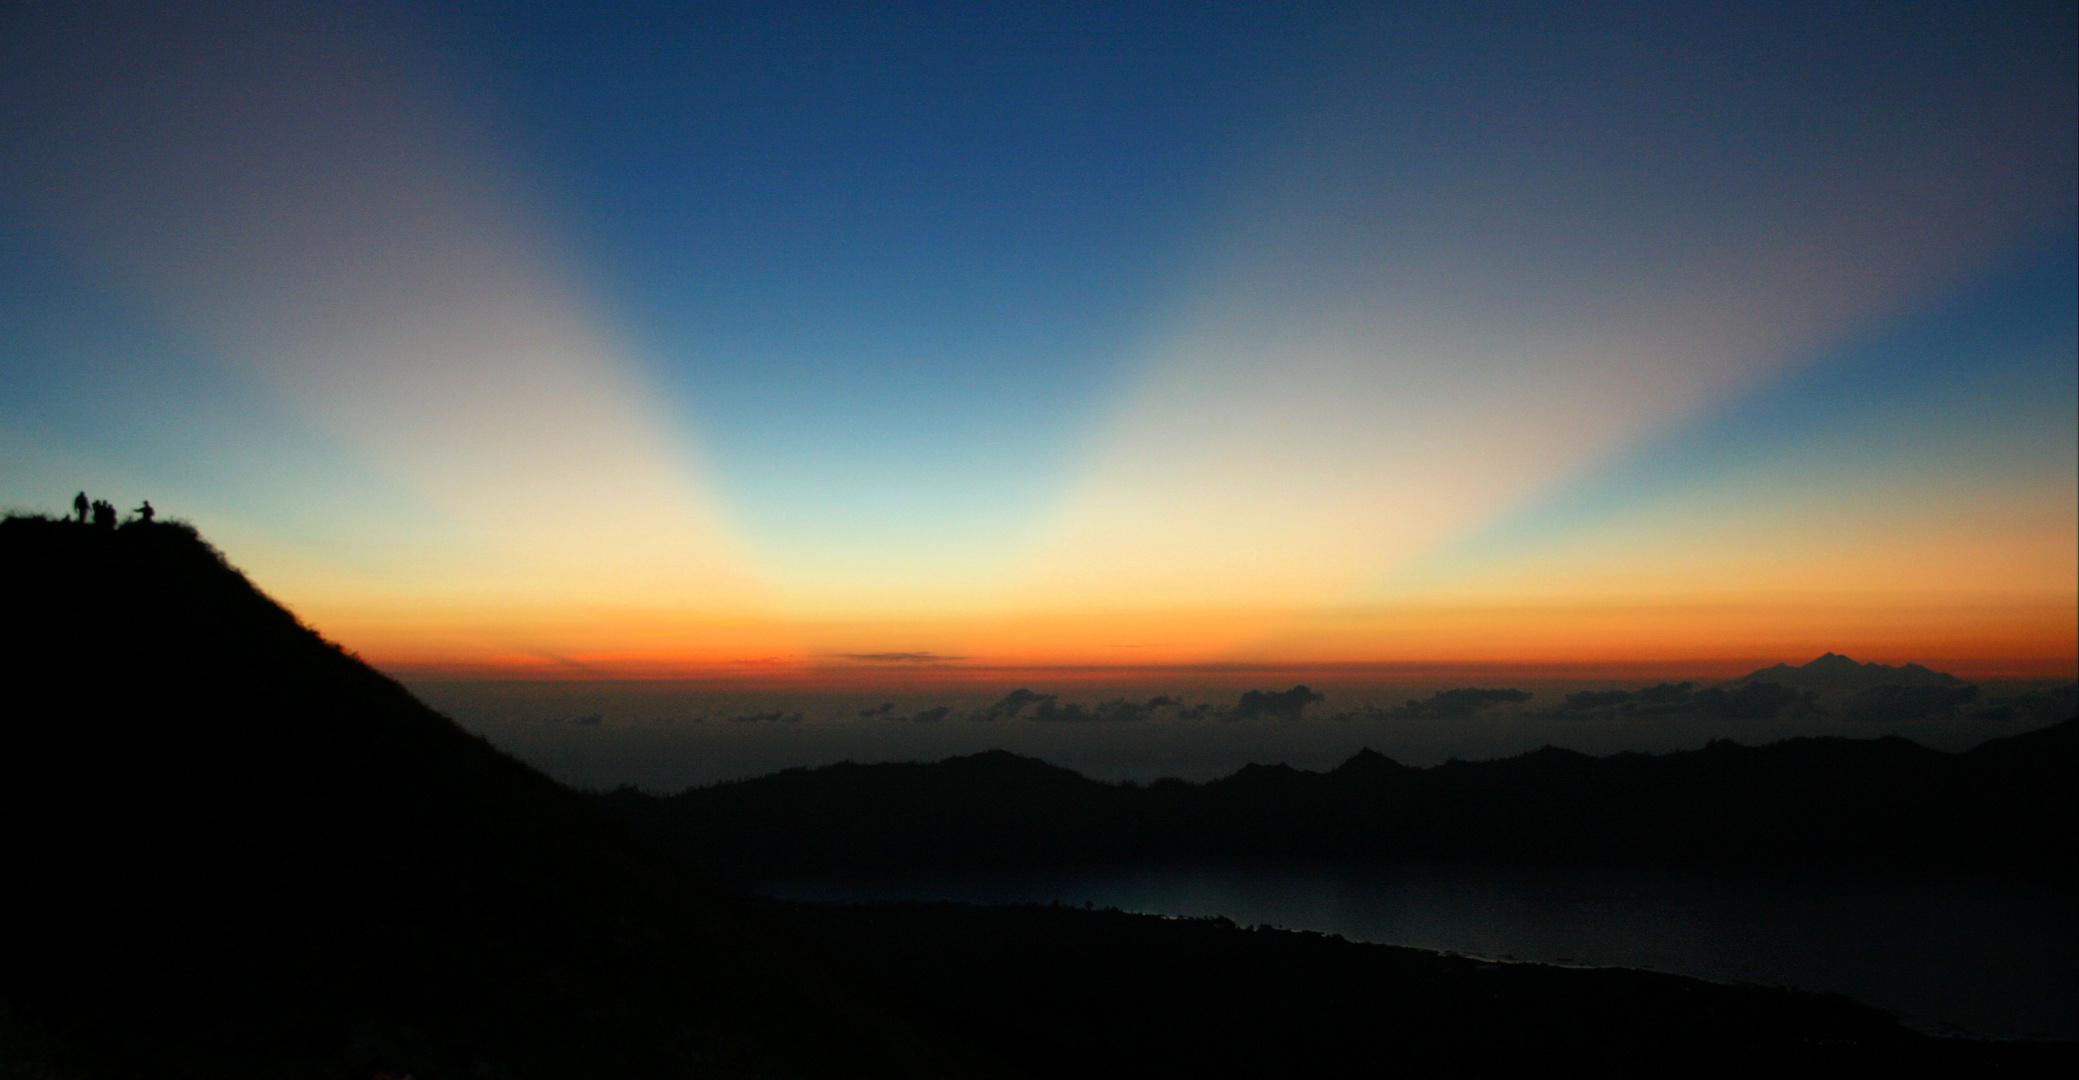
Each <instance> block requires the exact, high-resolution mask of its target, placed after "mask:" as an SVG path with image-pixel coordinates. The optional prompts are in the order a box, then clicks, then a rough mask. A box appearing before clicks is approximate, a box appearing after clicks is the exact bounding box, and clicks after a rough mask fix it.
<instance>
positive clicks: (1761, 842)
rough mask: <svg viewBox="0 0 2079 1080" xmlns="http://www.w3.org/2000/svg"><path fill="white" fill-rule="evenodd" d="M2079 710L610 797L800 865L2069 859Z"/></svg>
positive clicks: (728, 786)
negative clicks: (1134, 778) (1977, 722)
mask: <svg viewBox="0 0 2079 1080" xmlns="http://www.w3.org/2000/svg"><path fill="white" fill-rule="evenodd" d="M2075 775H2079V722H2075V721H2067V722H2064V723H2061V724H2058V725H2056V726H2054V727H2051V728H2048V729H2044V730H2039V731H2035V732H2030V733H2027V734H2023V735H2017V736H2012V737H2009V738H2003V739H1994V740H1991V741H1988V742H1986V743H1984V744H1983V745H1980V746H1979V747H1977V748H1975V749H1973V750H1971V751H1969V752H1967V753H1962V754H1951V753H1944V752H1941V751H1937V750H1931V749H1928V748H1927V747H1924V746H1921V745H1919V744H1917V743H1913V742H1910V741H1908V740H1905V739H1901V738H1897V737H1888V738H1879V739H1840V738H1805V739H1792V740H1789V741H1786V742H1780V743H1775V744H1772V745H1768V746H1760V747H1749V746H1741V745H1737V744H1735V743H1732V742H1730V741H1720V742H1715V743H1712V744H1711V745H1709V746H1707V747H1705V748H1703V749H1700V750H1694V751H1687V752H1680V753H1671V754H1662V755H1647V754H1630V753H1627V754H1617V755H1614V756H1611V757H1604V758H1594V757H1589V756H1586V755H1583V754H1578V753H1573V752H1571V751H1566V750H1556V749H1549V748H1548V749H1545V750H1540V751H1537V752H1534V753H1530V754H1525V755H1522V756H1519V757H1514V758H1508V759H1504V760H1499V761H1487V762H1478V763H1466V762H1459V761H1452V762H1448V763H1446V764H1443V765H1439V766H1436V767H1434V768H1427V769H1420V768H1411V767H1408V766H1405V765H1400V764H1397V763H1395V762H1393V761H1391V760H1389V759H1387V758H1386V757H1383V756H1381V755H1380V754H1377V753H1375V752H1372V751H1369V750H1367V751H1363V752H1361V753H1359V754H1357V755H1356V756H1354V757H1352V758H1350V760H1348V761H1346V762H1344V763H1343V764H1342V765H1341V766H1339V767H1337V768H1336V769H1334V770H1332V771H1329V772H1326V773H1313V772H1304V771H1300V770H1295V769H1291V768H1287V767H1285V766H1282V765H1274V766H1263V765H1252V766H1249V767H1247V768H1244V769H1242V770H1241V771H1240V772H1237V773H1235V774H1234V775H1232V776H1229V777H1226V778H1224V779H1221V780H1215V781H1212V782H1210V783H1204V784H1192V783H1186V782H1183V781H1180V780H1161V781H1157V782H1155V783H1153V784H1148V785H1138V784H1133V783H1126V784H1107V783H1101V782H1099V781H1095V780H1090V779H1088V778H1086V777H1083V776H1081V775H1080V774H1077V773H1074V772H1071V771H1069V770H1067V769H1063V768H1058V767H1056V766H1052V765H1048V764H1046V763H1045V762H1042V761H1037V760H1034V759H1031V758H1024V757H1018V756H1016V755H1013V754H1009V753H1005V752H1002V751H992V752H989V753H984V754H976V755H971V756H968V757H960V758H951V759H948V760H945V761H941V762H938V763H936V764H928V765H927V764H885V765H855V764H839V765H832V766H828V767H824V768H819V769H794V770H789V771H786V772H782V773H778V774H775V775H772V776H766V777H761V778H758V779H754V780H743V781H737V782H733V783H725V784H717V785H714V786H712V787H704V788H695V789H692V790H689V791H686V792H683V793H681V794H678V795H673V796H668V797H658V796H651V795H646V794H643V793H641V792H638V791H636V790H634V789H630V788H624V789H621V790H618V791H615V792H612V793H610V794H607V795H605V796H603V799H604V801H605V804H606V805H607V806H608V807H610V808H612V809H613V811H614V812H615V813H617V814H619V815H620V816H622V817H623V818H625V819H626V820H628V821H629V822H630V823H631V824H633V825H634V826H635V827H636V829H637V830H638V831H639V832H642V833H643V834H645V835H647V836H650V837H652V838H654V839H656V840H657V841H658V842H659V843H662V844H664V845H666V846H668V847H670V848H672V849H673V850H675V851H678V852H679V853H680V854H682V855H684V856H685V857H686V858H687V859H689V860H691V861H692V862H693V863H694V864H695V865H698V866H701V867H704V868H706V869H708V870H710V871H711V872H713V873H716V874H720V875H724V876H726V877H729V878H732V879H736V880H743V881H758V880H771V879H776V878H782V877H789V876H797V875H815V874H827V873H840V874H843V873H859V872H869V871H881V872H885V871H891V870H893V871H909V870H926V869H932V870H944V869H980V868H1033V867H1043V866H1065V865H1077V864H1102V863H1113V864H1119V863H1136V862H1174V861H1190V860H1214V861H1221V860H1250V861H1260V860H1279V859H1304V860H1334V861H1359V862H1376V861H1383V860H1394V859H1420V860H1426V861H1438V860H1453V859H1481V860H1493V859H1502V860H1535V861H1548V862H1582V861H1598V862H1608V861H1630V862H1641V861H1644V862H1680V863H1701V864H1742V865H1754V864H1823V865H1829V866H1840V865H1860V866H1868V867H1884V868H1888V869H1903V870H1917V869H1931V870H1932V869H1939V870H1969V871H1977V872H1983V871H1990V872H1996V873H2002V874H2019V875H2027V876H2038V877H2053V878H2063V879H2066V880H2070V879H2071V878H2073V877H2074V876H2075V861H2079V856H2075V855H2074V854H2073V853H2074V851H2075V850H2079V845H2075V844H2074V843H2073V839H2074V837H2073V823H2074V822H2075V821H2079V786H2075V785H2074V784H2073V783H2072V778H2073V777H2074V776H2075Z"/></svg>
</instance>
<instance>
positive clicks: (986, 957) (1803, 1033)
mask: <svg viewBox="0 0 2079 1080" xmlns="http://www.w3.org/2000/svg"><path fill="white" fill-rule="evenodd" d="M782 910H784V911H785V912H786V913H787V914H788V915H789V916H790V917H791V918H792V919H793V920H794V921H795V923H796V925H798V926H801V927H802V928H804V929H805V930H806V931H807V932H808V933H810V934H812V935H813V936H815V937H816V938H817V939H818V940H820V941H821V942H822V943H823V944H824V945H825V947H826V948H828V949H829V950H830V952H831V953H832V954H833V955H835V956H839V957H842V958H843V959H844V960H846V961H848V962H849V963H850V964H851V965H852V966H853V967H854V969H855V970H856V971H857V972H858V975H859V977H861V978H871V979H873V980H874V981H877V982H879V983H881V984H882V985H884V986H886V987H887V988H888V993H889V999H890V1001H891V1003H893V1004H895V1005H897V1006H898V1007H901V1008H903V1009H905V1010H909V1011H914V1012H916V1013H918V1014H922V1015H928V1016H933V1017H938V1018H941V1019H943V1020H944V1021H946V1022H948V1023H951V1024H953V1025H955V1026H957V1027H958V1028H959V1029H960V1030H962V1031H964V1032H966V1033H968V1034H969V1036H970V1037H971V1038H973V1039H974V1040H975V1041H977V1042H978V1043H980V1044H981V1045H983V1046H985V1047H987V1048H988V1049H989V1050H991V1051H993V1052H995V1053H996V1054H997V1055H998V1056H1000V1057H1001V1058H1003V1059H1004V1060H1006V1061H1009V1062H1013V1063H1015V1064H1018V1065H1022V1066H1024V1067H1026V1068H1027V1069H1030V1070H1031V1072H1032V1074H1033V1075H1036V1076H1047V1077H1061V1078H1063V1080H1069V1078H1076V1080H1082V1078H1087V1077H1115V1076H1116V1077H1132V1078H1134V1080H1169V1078H1175V1080H1258V1078H1262V1077H1409V1076H1423V1077H1432V1076H1449V1077H1462V1076H1604V1077H1607V1076H1641V1077H1647V1076H1651V1077H1663V1076H1684V1077H1704V1076H1708V1077H1756V1076H1795V1077H1807V1076H1839V1077H1862V1076H2056V1075H2067V1074H2068V1073H2069V1071H2070V1070H2071V1069H2072V1068H2073V1067H2075V1066H2079V1046H2075V1045H2074V1044H2072V1043H1990V1042H1982V1041H1977V1040H1964V1039H1940V1038H1932V1037H1929V1036H1925V1035H1920V1034H1917V1033H1915V1032H1913V1031H1910V1030H1908V1029H1906V1028H1905V1027H1903V1026H1901V1025H1900V1024H1899V1023H1898V1022H1897V1021H1896V1020H1894V1019H1893V1018H1891V1017H1890V1016H1888V1015H1886V1014H1884V1013H1881V1012H1878V1011H1877V1010H1875V1009H1871V1008H1868V1007H1866V1006H1863V1005H1858V1004H1856V1003H1855V1002H1852V1001H1849V1000H1848V999H1846V998H1842V997H1838V996H1833V995H1823V994H1810V993H1800V992H1797V991H1792V990H1783V989H1776V988H1767V987H1758V986H1728V985H1722V984H1717V983H1710V982H1705V981H1703V980H1700V979H1687V978H1682V977H1679V976H1674V975H1662V974H1655V973H1651V972H1643V971H1627V970H1622V969H1614V968H1605V969H1591V970H1580V969H1567V968H1559V967H1551V966H1547V965H1542V964H1496V963H1485V962H1481V961H1476V960H1470V959H1465V958H1462V957H1456V956H1446V955H1439V954H1437V953H1431V952H1423V951H1420V950H1416V949H1401V948H1394V947H1391V946H1386V945H1369V944H1359V943H1355V942H1349V941H1345V940H1343V939H1341V938H1337V937H1328V936H1324V935H1321V934H1308V933H1295V932H1291V931H1284V930H1272V929H1268V928H1261V927H1259V928H1255V929H1244V928H1241V927H1237V926H1235V925H1234V924H1232V923H1230V922H1228V921H1226V920H1224V919H1165V918H1161V917H1159V916H1153V915H1129V914H1122V913H1120V912H1117V911H1084V910H1078V909H1074V908H1063V907H1032V906H1024V907H994V908H991V907H971V906H967V905H962V904H916V903H900V904H864V905H838V904H796V905H785V906H784V907H783V908H782Z"/></svg>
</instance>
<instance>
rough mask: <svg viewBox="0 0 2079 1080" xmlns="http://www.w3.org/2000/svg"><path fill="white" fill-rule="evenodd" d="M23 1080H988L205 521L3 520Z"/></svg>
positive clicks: (8, 940) (7, 968)
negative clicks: (370, 649)
mask: <svg viewBox="0 0 2079 1080" xmlns="http://www.w3.org/2000/svg"><path fill="white" fill-rule="evenodd" d="M0 573H4V575H5V576H4V580H5V593H4V595H5V596H6V598H7V599H6V609H5V612H6V614H5V637H6V641H5V646H4V649H0V664H4V668H0V672H4V685H5V687H6V698H5V708H4V713H0V811H4V814H5V819H4V820H5V829H4V832H0V865H4V866H5V867H6V875H7V881H6V885H5V887H4V889H0V895H4V900H0V905H4V906H0V955H4V959H0V1075H6V1076H17V1075H20V1076H55V1077H127V1076H152V1077H169V1076H210V1077H245V1076H252V1077H259V1076H266V1077H301V1076H308V1077H333V1076H338V1077H349V1076H351V1077H356V1078H366V1077H370V1076H375V1075H385V1074H389V1075H396V1076H403V1075H407V1074H408V1075H411V1076H414V1077H417V1078H418V1080H430V1078H436V1077H451V1076H454V1077H459V1076H472V1077H473V1076H495V1077H513V1078H520V1077H558V1078H570V1077H622V1076H631V1077H632V1076H643V1077H662V1076H696V1075H697V1076H708V1075H722V1076H737V1075H744V1076H748V1075H758V1076H792V1075H817V1076H838V1075H842V1076H872V1075H888V1076H896V1075H901V1076H913V1075H943V1074H946V1073H948V1072H953V1073H962V1074H965V1073H968V1072H970V1071H971V1070H970V1068H969V1065H968V1063H966V1062H964V1061H956V1060H952V1059H948V1058H945V1057H942V1056H940V1055H939V1054H938V1052H937V1051H935V1050H932V1049H930V1048H929V1047H928V1045H927V1043H926V1042H925V1041H923V1040H919V1039H914V1038H910V1037H908V1036H906V1035H904V1034H902V1033H901V1032H902V1030H903V1029H902V1027H901V1025H895V1024H890V1023H889V1022H888V1021H887V1020H886V1018H885V1017H883V1016H881V1015H879V1014H878V1013H876V1012H874V1011H873V1010H872V1009H871V1008H868V1007H865V1006H862V1005H860V1004H859V1002H860V1001H861V1000H863V999H864V998H865V997H866V995H857V994H852V993H850V992H849V991H847V990H846V988H845V987H843V986H841V985H839V984H836V983H833V982H832V981H831V979H830V978H829V977H827V976H826V974H824V970H823V969H822V968H821V967H820V966H819V964H818V962H817V961H816V960H815V959H814V958H813V956H812V955H811V954H810V953H809V952H808V951H806V950H805V949H803V948H802V947H800V946H799V945H798V944H797V943H796V941H795V939H794V938H793V937H791V936H790V933H789V932H788V931H786V930H784V929H782V928H780V927H779V926H778V925H777V924H776V923H774V922H773V921H772V918H771V916H770V915H768V914H765V913H761V912H760V911H758V910H756V909H754V908H752V907H751V906H749V905H748V904H746V903H744V902H742V901H740V900H738V899H736V898H735V897H734V896H732V895H731V894H729V893H727V892H725V891H723V890H721V889H719V888H717V887H715V886H712V885H710V884H708V883H707V882H706V881H705V880H704V879H702V878H700V877H698V876H697V875H696V874H695V873H694V872H692V871H690V870H688V869H685V868H683V867H682V866H681V865H679V864H677V863H675V862H674V861H673V860H671V859H670V858H669V857H667V856H665V855H662V854H660V853H658V852H656V851H655V850H654V849H652V848H651V847H649V846H647V845H645V844H644V843H642V842H640V841H638V840H636V839H634V838H632V837H631V836H630V835H628V833H627V832H626V830H625V829H624V828H623V827H622V826H620V825H619V824H618V823H616V822H614V821H612V820H611V819H609V818H608V817H607V816H606V815H605V814H603V813H602V812H600V810H599V809H598V808H597V807H596V806H595V805H594V804H593V803H592V802H591V801H590V800H588V799H586V798H585V797H583V796H581V795H579V794H577V793H576V792H573V791H570V790H569V789H566V788H563V787H561V786H560V785H558V784H556V783H554V782H553V781H551V780H549V779H548V778H546V777H544V776H542V775H541V774H539V773H537V772H535V771H533V770H531V769H529V768H527V767H525V766H523V765H521V764H519V763H518V762H516V761H514V760H512V759H511V758H508V757H507V756H505V755H504V754H502V753H500V752H499V751H497V750H495V749H493V748H492V747H491V746H489V745H488V744H486V743H485V742H483V741H482V740H480V739H478V738H476V737H474V736H472V735H469V734H467V733H465V732H464V731H462V730H461V729H459V728H457V727H456V726H455V725H454V724H453V723H452V722H450V721H448V720H447V719H445V718H444V717H442V716H440V715H438V714H436V713H434V712H433V711H431V710H430V709H428V708H426V707H425V706H423V705H421V704H420V703H419V702H418V701H416V700H414V699H413V698H412V697H411V696H410V695H409V694H408V693H406V692H405V691H404V690H403V688H401V687H399V686H398V685H397V684H396V683H394V682H392V681H391V680H389V679H388V678H386V677H384V676H383V675H381V674H379V673H378V672H376V671H374V670H373V669H371V668H369V667H368V666H366V665H365V664H362V663H361V662H360V661H358V660H357V659H355V658H354V657H353V656H351V655H348V654H346V653H344V652H342V651H341V650H340V649H339V648H337V647H335V646H333V645H331V644H329V643H327V642H326V641H325V640H323V639H322V638H320V637H319V636H318V635H317V634H316V633H314V632H312V631H311V630H309V629H307V628H305V627H304V626H302V625H300V624H299V623H298V622H297V620H296V619H295V618H294V617H293V616H292V615H290V614H289V613H288V612H287V611H285V610H283V609H282V608H281V607H279V606H278V605H276V604H275V603H273V602H272V601H271V600H269V599H268V598H267V597H266V596H265V595H263V594H262V593H261V592H259V590H257V589H256V588H254V587H253V586H252V585H251V584H250V583H249V582H248V581H247V580H246V579H245V578H244V577H243V576H242V575H240V574H239V573H238V572H237V571H236V570H234V569H232V568H231V567H230V566H229V565H227V564H226V563H225V561H224V560H223V559H222V558H221V557H220V556H219V555H218V553H217V552H216V551H215V550H214V549H212V548H211V547H210V546H209V545H207V544H206V543H204V542H203V541H202V540H201V539H200V538H199V537H198V536H197V535H196V534H195V532H194V531H193V530H192V529H190V528H187V527H185V526H182V525H178V524H163V523H162V524H144V523H131V524H127V525H124V526H122V527H121V528H117V529H101V528H95V527H91V526H88V525H84V524H77V523H73V522H69V521H53V520H49V519H44V518H30V517H13V518H9V519H7V520H6V521H5V522H4V523H0Z"/></svg>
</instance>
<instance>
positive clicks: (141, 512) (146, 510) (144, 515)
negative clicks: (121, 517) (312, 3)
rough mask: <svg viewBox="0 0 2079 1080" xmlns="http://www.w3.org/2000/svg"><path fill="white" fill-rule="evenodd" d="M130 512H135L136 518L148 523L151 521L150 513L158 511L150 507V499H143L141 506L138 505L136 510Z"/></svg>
mask: <svg viewBox="0 0 2079 1080" xmlns="http://www.w3.org/2000/svg"><path fill="white" fill-rule="evenodd" d="M131 512H132V513H134V514H136V515H137V518H138V520H140V521H142V522H144V523H145V524H146V525H150V524H151V523H152V515H153V514H156V513H158V511H156V510H153V509H152V501H151V500H150V499H146V500H144V505H143V506H140V507H138V508H137V509H136V510H133V511H131Z"/></svg>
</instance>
